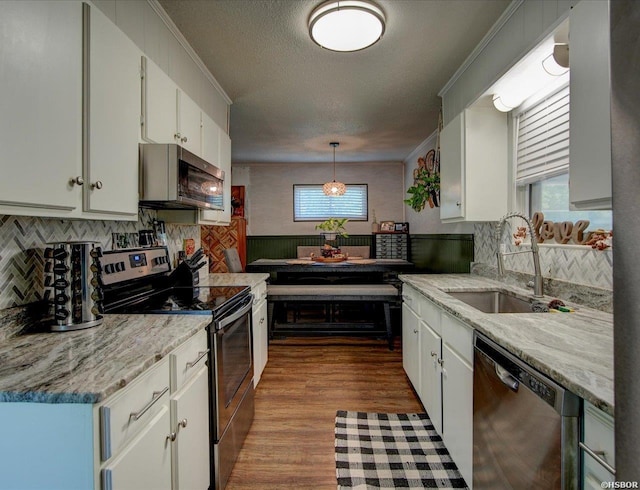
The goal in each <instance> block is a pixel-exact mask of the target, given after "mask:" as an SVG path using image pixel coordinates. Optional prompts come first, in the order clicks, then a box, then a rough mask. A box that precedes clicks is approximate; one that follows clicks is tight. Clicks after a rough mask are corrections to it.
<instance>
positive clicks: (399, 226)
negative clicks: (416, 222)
mask: <svg viewBox="0 0 640 490" xmlns="http://www.w3.org/2000/svg"><path fill="white" fill-rule="evenodd" d="M395 231H396V232H397V233H409V223H407V222H404V223H396V224H395Z"/></svg>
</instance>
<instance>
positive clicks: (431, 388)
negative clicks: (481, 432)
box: [420, 322, 442, 434]
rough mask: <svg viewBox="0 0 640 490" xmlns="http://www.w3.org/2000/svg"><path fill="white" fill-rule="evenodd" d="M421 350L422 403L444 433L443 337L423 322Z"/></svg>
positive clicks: (432, 420)
mask: <svg viewBox="0 0 640 490" xmlns="http://www.w3.org/2000/svg"><path fill="white" fill-rule="evenodd" d="M420 351H421V353H422V357H421V359H420V361H421V369H420V393H422V397H421V399H422V404H423V405H424V408H425V410H426V411H427V413H428V414H429V418H430V419H431V422H432V423H433V426H434V427H435V429H436V430H437V431H438V434H442V383H441V374H440V363H441V362H442V338H441V337H440V335H438V334H437V333H436V332H434V331H433V330H432V329H431V328H429V326H428V325H426V324H425V323H423V322H421V323H420Z"/></svg>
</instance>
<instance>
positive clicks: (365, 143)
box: [160, 0, 509, 163]
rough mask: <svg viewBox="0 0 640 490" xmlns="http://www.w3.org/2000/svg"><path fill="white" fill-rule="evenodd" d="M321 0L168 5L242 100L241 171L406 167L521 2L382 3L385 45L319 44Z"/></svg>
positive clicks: (237, 123) (236, 124) (204, 0)
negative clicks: (451, 90) (248, 165)
mask: <svg viewBox="0 0 640 490" xmlns="http://www.w3.org/2000/svg"><path fill="white" fill-rule="evenodd" d="M319 3H321V1H320V0H160V4H161V5H162V6H163V8H164V9H165V10H166V11H167V13H168V14H169V16H170V17H171V18H172V20H173V21H174V22H175V24H176V25H177V26H178V28H179V29H180V30H181V31H182V33H183V34H184V36H185V37H186V39H187V40H188V41H189V43H190V44H191V46H192V47H193V48H194V49H195V51H196V52H197V53H198V55H199V56H200V58H202V60H203V61H204V63H205V64H206V65H207V67H208V68H209V70H210V71H211V73H212V74H213V76H214V77H216V79H217V80H218V82H219V83H220V84H221V85H222V87H223V88H224V90H225V91H226V92H227V94H228V95H229V96H230V97H231V99H232V100H233V105H232V106H231V138H232V140H233V155H232V161H233V162H234V163H241V162H326V161H331V159H332V149H331V147H330V146H329V142H330V141H339V142H340V146H339V148H338V150H337V152H336V160H337V161H339V162H363V161H364V162H366V161H369V162H371V161H395V162H398V161H402V160H404V159H405V158H406V157H407V156H408V155H409V154H410V153H411V152H412V151H413V150H414V149H415V148H416V147H417V146H418V145H419V144H420V143H421V142H422V141H423V140H424V139H425V138H426V137H427V136H429V135H430V134H431V133H432V132H433V131H434V130H435V129H436V126H437V122H438V112H439V108H440V99H439V97H438V96H437V93H438V91H439V90H440V89H441V88H442V87H443V86H444V85H445V84H446V83H447V81H448V80H449V78H451V76H452V75H453V74H454V72H455V71H456V70H457V69H458V67H459V66H460V65H461V64H462V63H463V62H464V60H465V59H466V57H467V56H468V55H469V53H470V52H471V51H472V50H473V48H474V47H475V46H476V45H477V44H478V42H479V41H480V40H481V39H482V37H483V36H484V35H485V34H486V33H487V31H488V30H489V29H490V28H491V26H492V25H493V23H494V22H495V21H496V20H497V19H498V17H499V16H500V14H501V13H502V12H503V11H504V10H505V8H506V7H507V5H508V4H509V0H441V1H437V0H379V1H378V2H377V3H378V5H380V6H381V7H382V9H383V10H384V12H385V15H386V18H387V28H386V32H385V34H384V37H383V38H382V39H381V40H380V41H379V42H378V43H377V44H375V45H373V46H372V47H370V48H368V49H365V50H363V51H359V52H355V53H336V52H332V51H327V50H324V49H322V48H320V47H319V46H318V45H316V44H315V43H314V42H313V41H311V39H310V38H309V35H308V28H307V21H308V18H309V15H310V13H311V11H312V10H313V9H314V7H315V6H316V5H318V4H319Z"/></svg>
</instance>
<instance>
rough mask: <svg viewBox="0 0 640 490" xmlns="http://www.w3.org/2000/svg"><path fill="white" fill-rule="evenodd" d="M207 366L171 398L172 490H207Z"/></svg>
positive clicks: (208, 477)
mask: <svg viewBox="0 0 640 490" xmlns="http://www.w3.org/2000/svg"><path fill="white" fill-rule="evenodd" d="M207 369H208V368H207V367H203V368H202V369H200V371H198V373H197V374H196V375H195V376H194V377H193V378H192V379H191V380H190V381H189V382H188V383H187V384H186V385H185V386H184V388H183V389H182V390H180V391H179V392H178V393H177V394H176V395H175V396H174V397H173V398H172V399H171V418H172V424H171V426H172V427H173V432H175V433H176V440H175V441H174V443H173V482H174V486H173V490H206V489H207V488H209V482H210V473H209V459H210V458H209V450H210V447H209V375H208V371H207Z"/></svg>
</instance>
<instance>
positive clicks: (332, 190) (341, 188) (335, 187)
mask: <svg viewBox="0 0 640 490" xmlns="http://www.w3.org/2000/svg"><path fill="white" fill-rule="evenodd" d="M329 144H330V145H331V146H333V182H327V183H326V184H324V185H323V186H322V192H324V193H325V195H327V196H341V195H343V194H344V193H345V192H346V191H347V186H346V185H344V184H343V183H342V182H336V146H338V145H339V144H340V143H338V142H336V141H332V142H331V143H329Z"/></svg>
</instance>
